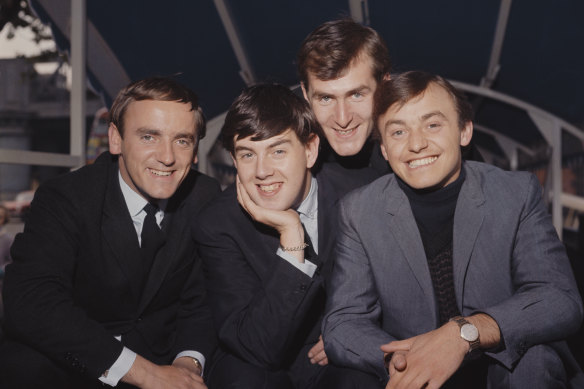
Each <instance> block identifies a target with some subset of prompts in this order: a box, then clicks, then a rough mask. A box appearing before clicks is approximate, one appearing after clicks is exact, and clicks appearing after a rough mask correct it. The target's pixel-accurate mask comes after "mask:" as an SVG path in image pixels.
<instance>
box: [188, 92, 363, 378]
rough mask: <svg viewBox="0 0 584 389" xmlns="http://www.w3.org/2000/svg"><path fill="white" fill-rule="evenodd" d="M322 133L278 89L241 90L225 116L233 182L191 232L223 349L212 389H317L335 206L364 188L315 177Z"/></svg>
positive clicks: (298, 102)
mask: <svg viewBox="0 0 584 389" xmlns="http://www.w3.org/2000/svg"><path fill="white" fill-rule="evenodd" d="M318 130H319V127H318V123H317V122H316V121H315V120H314V117H313V115H312V112H311V111H310V108H309V107H308V105H307V104H306V102H305V101H304V100H303V99H302V98H301V97H298V96H296V95H295V94H294V93H293V92H291V91H290V90H289V89H288V88H286V87H284V86H281V85H269V84H265V85H256V86H253V87H250V88H248V89H246V90H244V91H243V92H242V94H241V95H240V96H239V97H238V98H237V99H236V100H235V102H234V103H233V104H232V105H231V108H230V109H229V111H228V113H227V117H226V119H225V124H224V126H223V129H222V132H221V140H222V142H223V145H224V146H225V148H226V149H227V150H228V151H229V153H230V154H231V156H232V158H233V162H234V164H235V167H236V168H237V178H236V181H237V182H236V183H235V184H234V185H233V186H231V187H230V188H228V189H226V190H225V191H224V192H223V194H222V195H221V196H220V197H219V198H217V199H216V200H214V201H212V202H211V203H210V204H209V205H208V206H207V207H206V208H205V209H204V210H203V211H202V212H201V214H200V218H199V220H198V221H199V222H198V223H195V224H194V237H195V240H196V241H197V242H198V244H199V247H200V256H201V257H202V258H203V261H204V264H205V269H206V275H207V288H208V295H209V306H210V307H211V310H212V313H213V317H214V320H215V326H216V328H217V332H218V335H219V342H220V348H219V350H218V352H217V354H216V355H215V357H214V358H213V363H212V367H211V369H210V371H209V380H208V382H209V387H210V388H250V389H261V388H266V389H267V388H274V389H286V388H317V387H321V386H320V383H319V380H320V378H321V376H322V374H323V370H325V369H324V368H323V366H325V365H327V358H326V354H325V353H324V350H323V343H322V340H321V339H320V325H321V318H322V312H323V309H324V302H325V295H324V285H323V283H324V278H325V277H326V275H327V274H328V273H329V271H330V270H329V268H330V265H331V261H330V260H329V255H330V250H331V248H332V243H333V240H334V236H335V232H336V203H337V200H338V199H339V198H340V197H341V196H342V195H343V194H344V193H346V192H347V191H349V190H351V189H353V188H355V187H357V186H359V185H362V184H363V182H361V181H359V179H348V178H345V179H344V180H343V179H341V178H342V177H336V176H334V174H335V173H334V172H333V173H332V174H327V175H324V176H323V177H324V178H322V179H321V177H320V176H319V175H317V176H316V177H315V176H313V175H312V173H311V170H310V169H311V168H312V166H313V165H314V163H315V161H316V159H317V156H318V145H319V138H318V136H317V131H318ZM332 177H334V178H332ZM323 199H326V201H324V200H323ZM327 369H328V367H327ZM317 385H319V386H317Z"/></svg>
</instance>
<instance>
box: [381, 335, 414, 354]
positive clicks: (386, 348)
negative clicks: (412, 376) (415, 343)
mask: <svg viewBox="0 0 584 389" xmlns="http://www.w3.org/2000/svg"><path fill="white" fill-rule="evenodd" d="M412 339H414V338H410V339H406V340H395V341H393V342H389V343H387V344H383V345H381V351H383V352H384V353H388V354H391V353H394V352H396V351H410V349H411V346H412Z"/></svg>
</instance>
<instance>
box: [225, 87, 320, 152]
mask: <svg viewBox="0 0 584 389" xmlns="http://www.w3.org/2000/svg"><path fill="white" fill-rule="evenodd" d="M287 130H292V131H294V132H295V133H296V135H297V136H298V139H299V140H300V142H301V143H302V144H303V145H306V144H307V143H308V141H309V140H310V139H312V136H313V135H314V134H318V133H319V132H320V126H319V125H318V123H317V121H316V119H315V118H314V115H313V114H312V110H311V109H310V107H309V106H308V103H307V102H306V101H305V100H304V99H303V98H301V97H300V96H298V95H296V94H295V93H294V92H292V91H291V90H290V89H288V88H286V87H285V86H283V85H279V84H258V85H254V86H251V87H249V88H247V89H245V90H244V91H243V92H241V94H240V95H239V96H238V97H237V99H235V101H234V102H233V104H231V107H230V108H229V111H228V112H227V117H226V118H225V124H223V128H222V129H221V135H220V138H221V142H222V143H223V147H225V149H226V150H227V151H229V152H230V153H231V154H233V153H234V147H235V146H234V143H235V140H236V139H240V138H241V139H242V138H247V137H248V136H251V137H252V138H251V140H252V141H260V140H265V139H269V138H272V137H274V136H276V135H280V134H282V133H284V132H285V131H287Z"/></svg>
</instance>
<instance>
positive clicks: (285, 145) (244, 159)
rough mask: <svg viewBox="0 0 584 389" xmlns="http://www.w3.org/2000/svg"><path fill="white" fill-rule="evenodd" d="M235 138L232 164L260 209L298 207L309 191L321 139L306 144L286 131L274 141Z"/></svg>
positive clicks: (314, 137) (316, 138) (316, 137)
mask: <svg viewBox="0 0 584 389" xmlns="http://www.w3.org/2000/svg"><path fill="white" fill-rule="evenodd" d="M251 138H252V137H251V136H249V137H247V138H243V139H235V141H234V143H235V144H234V146H235V151H234V155H233V161H234V164H235V167H236V168H237V175H238V176H239V180H240V181H241V183H242V184H243V187H244V188H245V190H246V191H247V193H248V194H249V196H250V198H251V199H252V200H253V201H254V202H255V203H256V204H257V205H259V206H260V207H263V208H267V209H272V210H277V211H285V210H287V209H290V208H296V207H297V206H298V205H300V203H301V202H302V200H304V198H306V196H307V195H308V192H309V191H310V177H311V175H310V168H311V167H312V166H313V165H314V162H315V161H316V157H317V156H318V143H319V139H318V136H316V135H313V136H312V138H311V139H310V140H309V141H308V143H307V144H306V145H303V144H302V143H301V142H300V140H299V139H298V137H297V136H296V133H295V132H294V131H291V130H287V131H285V132H283V133H282V134H280V135H276V136H273V137H271V138H268V139H265V140H260V141H252V140H251Z"/></svg>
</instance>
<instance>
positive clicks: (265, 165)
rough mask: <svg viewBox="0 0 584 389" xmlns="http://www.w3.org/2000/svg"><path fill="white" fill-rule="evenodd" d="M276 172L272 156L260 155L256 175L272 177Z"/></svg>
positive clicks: (263, 177)
mask: <svg viewBox="0 0 584 389" xmlns="http://www.w3.org/2000/svg"><path fill="white" fill-rule="evenodd" d="M273 172H274V169H273V166H272V162H271V161H270V158H268V157H265V156H258V158H257V164H256V177H257V178H258V179H260V180H264V179H266V178H268V177H270V176H271V175H272V174H273Z"/></svg>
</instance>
